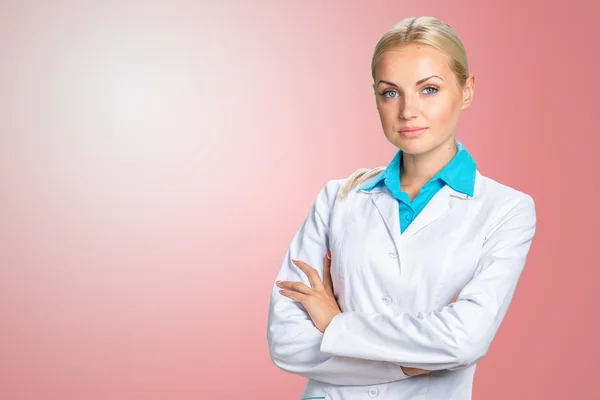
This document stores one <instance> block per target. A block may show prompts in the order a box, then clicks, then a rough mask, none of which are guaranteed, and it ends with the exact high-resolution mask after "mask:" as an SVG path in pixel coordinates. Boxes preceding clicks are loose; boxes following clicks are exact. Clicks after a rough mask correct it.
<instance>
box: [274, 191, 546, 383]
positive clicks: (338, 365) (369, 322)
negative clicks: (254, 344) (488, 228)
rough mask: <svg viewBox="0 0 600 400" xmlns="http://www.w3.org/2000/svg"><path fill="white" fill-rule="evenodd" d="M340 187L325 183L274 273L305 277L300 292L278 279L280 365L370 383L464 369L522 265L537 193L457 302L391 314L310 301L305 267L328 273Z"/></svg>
mask: <svg viewBox="0 0 600 400" xmlns="http://www.w3.org/2000/svg"><path fill="white" fill-rule="evenodd" d="M336 193H337V191H336V190H335V188H334V185H332V183H331V182H330V183H329V184H328V185H326V186H325V187H324V188H323V189H322V190H321V192H320V193H319V195H318V196H317V199H316V201H315V203H314V205H313V207H312V208H311V211H310V213H309V215H308V217H307V218H306V220H305V221H304V223H303V224H302V226H301V228H300V229H299V230H298V232H297V233H296V235H295V236H294V238H293V240H292V243H291V245H290V247H289V249H288V251H287V253H286V256H285V259H284V262H283V263H282V266H281V268H280V270H279V273H278V275H277V280H278V281H284V282H301V283H302V284H303V285H304V287H302V286H299V285H297V284H296V285H295V287H296V289H300V291H297V290H293V292H294V293H295V294H291V292H286V293H287V294H288V295H290V294H291V296H292V297H295V298H296V299H295V300H294V299H293V298H292V297H288V296H286V295H283V294H282V293H280V291H279V288H278V287H277V285H274V287H273V291H272V293H271V304H270V309H269V320H268V332H267V337H268V341H269V350H270V354H271V359H272V360H273V362H274V363H275V364H276V365H277V366H278V367H279V368H281V369H282V370H285V371H288V372H292V373H295V374H298V375H302V376H305V377H307V378H311V379H315V380H318V381H322V382H326V383H331V384H336V385H371V384H380V383H386V382H391V381H397V380H401V379H407V378H409V377H410V376H411V375H414V374H420V373H426V372H429V371H433V370H443V369H450V370H456V369H460V368H466V367H468V366H470V365H472V364H473V363H475V362H477V361H478V360H479V359H481V358H482V357H483V356H484V355H485V354H486V353H487V350H488V348H489V346H490V344H491V342H492V339H493V337H494V336H495V333H496V331H497V329H498V327H499V325H500V323H501V322H502V320H503V318H504V316H505V314H506V311H507V309H508V305H509V303H510V301H511V299H512V296H513V294H514V290H515V289H516V285H517V281H518V278H519V276H520V273H521V271H522V269H523V266H524V264H525V260H526V257H527V254H528V251H529V248H530V245H531V241H532V238H533V235H534V233H535V224H536V221H535V208H534V204H533V200H531V198H530V197H527V196H526V197H524V199H523V200H522V201H520V202H519V203H518V204H515V205H514V206H513V207H512V208H510V210H509V211H508V214H507V215H505V216H504V217H503V218H501V219H499V220H498V223H497V224H495V226H494V227H493V229H492V231H493V232H491V233H490V235H489V237H488V238H487V240H486V242H485V244H484V248H483V254H482V257H481V260H480V263H479V265H478V268H477V271H476V273H475V276H474V278H473V279H472V281H471V282H469V283H468V284H467V286H466V287H465V288H464V289H463V290H462V291H461V293H460V295H459V297H458V299H457V300H456V302H453V303H451V304H449V305H448V306H446V307H444V308H442V309H441V310H439V311H434V312H429V313H416V314H411V313H400V314H398V315H395V316H389V315H384V314H380V313H365V312H345V313H340V312H335V311H331V310H330V311H331V313H330V314H333V315H329V316H327V315H326V316H325V317H323V316H322V315H321V316H319V310H318V307H316V306H315V304H325V303H320V302H316V301H314V299H312V300H311V297H314V296H316V294H314V293H311V292H308V290H307V289H309V290H312V291H315V292H317V291H318V290H317V289H316V288H315V287H313V286H314V282H313V284H311V281H310V279H309V276H308V275H307V273H306V272H305V271H310V270H308V268H313V267H314V270H315V272H317V273H318V274H319V275H320V276H323V277H324V279H325V277H326V275H325V272H326V271H325V269H324V268H325V265H326V264H327V263H323V258H325V254H326V251H327V247H328V243H327V233H328V228H329V227H328V221H329V210H330V209H331V206H332V202H333V199H334V197H335V194H336ZM294 259H298V260H302V261H303V262H304V264H300V263H298V262H294ZM322 265H323V267H321V266H322ZM300 266H302V268H303V269H304V270H303V269H302V268H300ZM321 284H322V285H323V286H324V284H325V282H321ZM317 286H318V284H317ZM287 290H291V288H288V289H287ZM327 290H328V289H327ZM303 292H304V293H303ZM298 294H300V295H302V296H299V295H298ZM301 298H302V299H304V301H301ZM307 300H308V301H307ZM338 311H339V309H338ZM325 314H327V313H325ZM315 315H316V317H315V321H313V318H312V317H314V316H315ZM319 328H320V329H319ZM401 366H402V367H403V368H401Z"/></svg>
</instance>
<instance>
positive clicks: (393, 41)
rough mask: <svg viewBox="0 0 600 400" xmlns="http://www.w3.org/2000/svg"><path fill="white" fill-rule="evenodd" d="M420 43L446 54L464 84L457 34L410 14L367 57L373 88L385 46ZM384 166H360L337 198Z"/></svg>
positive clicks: (466, 72) (464, 64) (463, 52)
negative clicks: (370, 55)
mask: <svg viewBox="0 0 600 400" xmlns="http://www.w3.org/2000/svg"><path fill="white" fill-rule="evenodd" d="M414 43H417V44H422V45H424V46H431V47H433V48H434V49H436V50H439V51H441V52H442V53H444V54H445V55H446V56H447V57H448V65H449V67H450V70H451V71H452V72H453V73H454V75H455V76H456V79H457V81H458V85H459V86H460V87H461V88H462V87H464V85H465V83H466V82H467V79H468V77H469V63H468V59H467V52H466V50H465V47H464V46H463V44H462V42H461V41H460V39H459V37H458V35H457V34H456V32H454V30H452V28H450V25H448V24H446V23H445V22H443V21H441V20H439V19H437V18H435V17H428V16H424V17H418V18H415V17H410V18H406V19H403V20H402V21H400V22H398V23H397V24H395V25H394V26H393V27H392V29H390V30H389V31H388V32H386V33H385V34H384V35H383V36H382V37H381V39H379V42H378V43H377V46H375V51H374V52H373V58H372V60H371V75H372V76H373V88H375V85H376V82H375V66H376V64H377V60H378V58H379V56H380V55H381V54H382V53H384V52H385V51H387V50H390V49H397V48H402V47H406V46H408V45H409V44H414ZM384 169H385V167H377V168H361V169H358V170H357V171H355V172H353V173H352V175H350V176H349V177H348V178H347V179H346V182H345V183H344V186H343V187H342V189H341V190H340V195H339V196H340V198H344V197H346V196H347V195H348V194H349V193H350V192H351V191H352V190H354V188H356V187H357V186H358V185H359V184H361V183H363V182H366V181H368V180H370V179H371V178H374V177H375V176H377V175H378V174H379V173H381V172H382V171H383V170H384Z"/></svg>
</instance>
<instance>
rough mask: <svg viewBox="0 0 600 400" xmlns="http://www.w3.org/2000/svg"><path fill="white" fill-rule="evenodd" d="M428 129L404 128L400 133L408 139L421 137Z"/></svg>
mask: <svg viewBox="0 0 600 400" xmlns="http://www.w3.org/2000/svg"><path fill="white" fill-rule="evenodd" d="M427 129H428V128H423V127H414V128H404V129H400V130H399V131H398V133H400V134H401V135H403V136H406V137H417V136H421V135H422V134H423V133H425V131H426V130H427Z"/></svg>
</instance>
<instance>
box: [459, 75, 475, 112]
mask: <svg viewBox="0 0 600 400" xmlns="http://www.w3.org/2000/svg"><path fill="white" fill-rule="evenodd" d="M462 92H463V105H462V107H461V110H466V109H467V108H469V107H470V106H471V103H473V96H474V94H475V75H469V77H468V78H467V81H466V82H465V87H464V88H463V90H462Z"/></svg>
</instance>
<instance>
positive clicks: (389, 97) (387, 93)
mask: <svg viewBox="0 0 600 400" xmlns="http://www.w3.org/2000/svg"><path fill="white" fill-rule="evenodd" d="M390 93H395V94H396V95H397V94H398V92H396V91H395V90H388V91H387V92H383V93H382V94H381V95H382V96H383V97H384V98H386V99H393V98H394V97H396V96H393V97H391V96H389V94H390Z"/></svg>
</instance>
